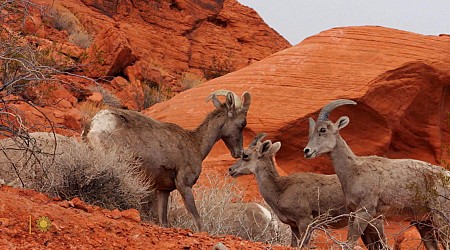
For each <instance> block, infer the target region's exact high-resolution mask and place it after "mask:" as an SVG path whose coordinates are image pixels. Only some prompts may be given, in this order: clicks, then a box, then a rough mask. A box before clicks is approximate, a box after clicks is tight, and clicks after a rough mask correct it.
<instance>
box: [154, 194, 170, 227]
mask: <svg viewBox="0 0 450 250" xmlns="http://www.w3.org/2000/svg"><path fill="white" fill-rule="evenodd" d="M169 195H170V191H166V190H157V191H156V198H157V199H158V218H159V223H161V225H162V226H163V227H167V226H168V225H169V223H168V219H167V205H168V203H169Z"/></svg>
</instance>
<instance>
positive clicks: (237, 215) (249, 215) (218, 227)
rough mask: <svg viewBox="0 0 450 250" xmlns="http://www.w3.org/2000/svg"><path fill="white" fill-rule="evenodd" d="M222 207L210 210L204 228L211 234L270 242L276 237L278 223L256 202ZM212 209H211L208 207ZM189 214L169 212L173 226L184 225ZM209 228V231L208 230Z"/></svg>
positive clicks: (174, 210) (181, 211)
mask: <svg viewBox="0 0 450 250" xmlns="http://www.w3.org/2000/svg"><path fill="white" fill-rule="evenodd" d="M219 205H220V207H215V208H213V209H211V210H209V209H208V211H207V216H208V217H209V218H210V220H211V221H210V223H209V225H207V224H206V223H205V225H204V227H205V228H206V230H207V231H208V232H209V233H213V234H231V235H235V236H238V237H241V238H243V239H246V240H252V241H261V242H266V241H270V240H271V239H273V238H274V237H275V236H276V231H277V230H278V223H277V220H275V218H273V217H272V214H271V213H270V211H269V210H267V208H265V207H263V206H261V205H260V204H258V203H255V202H248V203H245V202H236V203H226V204H225V205H223V204H219ZM208 208H210V207H208ZM187 216H188V214H187V212H186V209H184V208H183V207H179V208H176V209H173V210H170V211H169V221H170V222H171V225H178V226H179V225H183V224H184V221H185V220H186V218H187ZM208 228H209V229H208Z"/></svg>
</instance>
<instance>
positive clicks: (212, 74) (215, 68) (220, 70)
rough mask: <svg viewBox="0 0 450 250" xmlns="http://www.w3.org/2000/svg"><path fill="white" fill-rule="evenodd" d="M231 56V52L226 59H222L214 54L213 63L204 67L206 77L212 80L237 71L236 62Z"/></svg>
mask: <svg viewBox="0 0 450 250" xmlns="http://www.w3.org/2000/svg"><path fill="white" fill-rule="evenodd" d="M231 58H232V54H229V55H228V56H227V57H225V58H224V59H220V58H219V57H217V56H215V55H214V56H213V57H212V58H211V63H210V64H209V65H208V66H207V67H205V68H203V69H202V71H203V74H204V76H205V78H206V79H208V80H211V79H214V78H217V77H220V76H223V75H226V74H228V73H231V72H233V71H235V70H236V67H235V66H234V64H235V62H233V61H232V60H231Z"/></svg>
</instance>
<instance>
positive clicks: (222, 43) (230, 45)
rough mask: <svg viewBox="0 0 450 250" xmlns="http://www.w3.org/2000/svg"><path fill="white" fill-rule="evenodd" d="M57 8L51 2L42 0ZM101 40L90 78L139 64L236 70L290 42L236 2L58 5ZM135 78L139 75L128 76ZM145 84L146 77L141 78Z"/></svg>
mask: <svg viewBox="0 0 450 250" xmlns="http://www.w3.org/2000/svg"><path fill="white" fill-rule="evenodd" d="M36 2H38V3H40V4H44V5H51V4H52V3H53V1H50V0H36ZM56 5H58V6H63V8H65V9H68V10H69V11H70V12H71V13H73V14H74V15H75V16H76V17H77V18H78V19H79V21H80V23H81V25H82V26H83V27H84V29H85V30H86V31H88V32H89V33H92V34H93V35H94V36H95V40H94V46H91V48H90V49H89V56H88V59H87V60H86V61H85V62H86V63H92V60H95V59H96V58H97V59H98V57H99V56H98V54H99V53H101V54H102V55H101V56H100V57H102V58H103V60H102V63H101V67H100V68H98V67H96V65H95V64H91V66H90V67H88V75H89V76H93V77H98V76H102V75H104V74H106V75H110V76H116V75H118V74H121V73H123V72H122V71H123V70H124V68H125V67H126V66H130V65H132V64H134V63H135V62H138V61H143V62H145V63H143V64H140V65H141V66H147V67H148V68H143V70H144V71H145V70H147V69H151V68H158V69H159V70H160V71H161V72H162V73H166V72H168V73H169V74H171V75H174V74H175V75H174V76H177V75H178V74H180V73H182V72H185V71H194V72H197V73H199V74H200V73H202V71H204V70H208V69H211V68H214V67H217V66H220V67H228V69H229V70H236V69H240V68H242V67H245V66H247V65H249V64H250V63H252V62H253V61H258V60H261V59H263V58H265V57H267V56H268V55H270V54H272V53H274V52H276V51H279V50H282V49H285V48H287V47H289V46H290V44H289V43H288V42H287V41H286V40H285V39H284V38H283V37H281V36H280V35H279V34H278V33H277V32H276V31H274V30H273V29H271V28H270V27H268V26H267V25H266V24H265V23H264V22H263V20H262V19H261V18H260V17H259V16H258V14H257V13H256V12H255V11H254V10H252V9H250V8H248V7H245V6H243V5H241V4H239V3H238V2H237V1H236V0H220V1H212V2H211V1H192V0H175V1H156V0H155V1H133V0H127V1H117V0H115V1H108V2H105V1H100V0H83V1H79V0H70V1H61V2H57V3H56ZM128 77H129V78H132V77H133V76H131V75H130V76H128ZM141 80H142V79H141Z"/></svg>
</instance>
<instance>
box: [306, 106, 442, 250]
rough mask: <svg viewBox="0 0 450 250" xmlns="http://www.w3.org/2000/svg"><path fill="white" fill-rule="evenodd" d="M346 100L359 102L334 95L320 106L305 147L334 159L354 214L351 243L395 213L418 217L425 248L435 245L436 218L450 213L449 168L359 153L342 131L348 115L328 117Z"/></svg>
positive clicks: (313, 153)
mask: <svg viewBox="0 0 450 250" xmlns="http://www.w3.org/2000/svg"><path fill="white" fill-rule="evenodd" d="M345 104H356V102H354V101H351V100H336V101H333V102H331V103H329V104H327V105H326V106H325V107H323V108H322V110H321V111H320V113H319V117H318V119H317V122H315V121H314V120H313V119H312V118H309V142H308V144H307V146H306V147H305V148H304V150H303V153H304V155H305V157H306V158H314V157H317V156H319V155H322V154H328V156H329V157H330V158H331V160H332V162H333V167H334V170H335V172H336V174H337V176H338V178H339V181H340V182H341V184H342V189H343V191H344V194H345V200H346V205H347V207H348V208H349V209H350V210H351V211H352V212H353V215H354V218H353V221H351V222H350V225H349V231H348V237H347V240H348V243H349V246H350V247H352V246H354V245H355V242H356V240H357V239H358V237H359V236H360V235H361V233H362V232H363V231H364V229H365V228H366V226H367V222H368V221H371V220H372V219H373V218H374V217H377V216H380V215H383V216H386V217H390V216H391V215H395V216H396V218H404V219H406V220H411V221H412V220H417V221H419V222H420V223H419V224H418V226H417V228H418V229H419V231H420V233H421V236H422V239H423V240H424V244H425V246H426V248H427V249H437V248H438V246H437V241H436V238H435V237H434V235H435V232H434V230H436V228H437V224H436V223H437V221H438V220H437V218H438V217H439V218H440V219H441V221H442V219H443V220H448V218H449V217H448V213H449V212H450V205H449V203H450V200H449V198H450V190H449V188H450V186H449V185H450V172H448V171H446V170H444V169H443V168H442V167H439V166H434V165H432V164H430V163H427V162H423V161H418V160H412V159H388V158H384V157H379V156H356V155H355V154H354V153H353V152H352V150H351V149H350V147H349V146H348V145H347V143H346V142H345V141H344V139H343V138H342V137H341V136H340V134H339V131H340V130H341V129H342V128H344V127H345V126H347V124H348V123H349V118H348V117H347V116H343V117H340V118H339V119H338V120H337V122H336V123H332V122H331V121H330V120H329V119H328V116H329V114H330V112H331V111H332V110H333V109H335V108H337V107H339V106H341V105H345ZM445 213H447V214H445ZM442 215H444V216H442ZM427 222H429V223H431V224H432V225H433V226H435V227H434V230H433V226H428V225H427ZM446 223H449V222H448V221H447V222H446ZM447 225H448V224H447ZM447 237H448V236H447ZM447 240H448V239H447Z"/></svg>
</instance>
